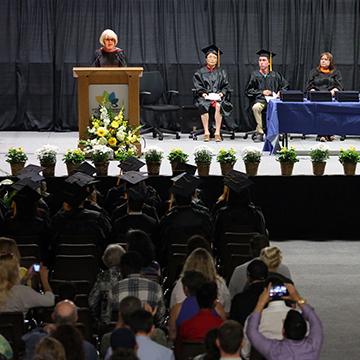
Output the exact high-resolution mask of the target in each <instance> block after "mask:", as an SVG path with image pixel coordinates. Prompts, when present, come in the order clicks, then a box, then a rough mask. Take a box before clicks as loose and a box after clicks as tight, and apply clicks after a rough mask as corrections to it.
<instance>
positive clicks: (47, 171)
mask: <svg viewBox="0 0 360 360" xmlns="http://www.w3.org/2000/svg"><path fill="white" fill-rule="evenodd" d="M40 165H41V166H42V167H43V170H42V173H43V176H44V177H49V176H54V175H55V165H56V162H54V163H49V162H41V161H40Z"/></svg>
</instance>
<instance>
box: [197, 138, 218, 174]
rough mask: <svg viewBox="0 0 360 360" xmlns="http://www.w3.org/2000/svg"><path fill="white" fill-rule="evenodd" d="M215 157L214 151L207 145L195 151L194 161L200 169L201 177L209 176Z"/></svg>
mask: <svg viewBox="0 0 360 360" xmlns="http://www.w3.org/2000/svg"><path fill="white" fill-rule="evenodd" d="M213 156H214V152H213V150H212V149H211V148H210V147H209V146H206V145H202V146H198V147H197V148H195V150H194V160H195V164H196V166H197V169H198V174H199V176H208V175H209V173H210V164H211V161H212V158H213Z"/></svg>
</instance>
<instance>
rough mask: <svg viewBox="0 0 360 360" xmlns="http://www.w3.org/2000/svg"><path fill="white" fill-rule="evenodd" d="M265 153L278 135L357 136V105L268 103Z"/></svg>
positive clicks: (359, 105) (359, 131)
mask: <svg viewBox="0 0 360 360" xmlns="http://www.w3.org/2000/svg"><path fill="white" fill-rule="evenodd" d="M266 124H267V136H266V141H265V144H264V149H263V150H264V151H270V152H271V153H273V152H274V150H275V148H276V144H277V141H278V137H279V134H283V133H285V134H289V133H295V134H329V135H360V103H359V102H342V103H339V102H337V101H333V102H310V101H307V100H305V101H304V102H282V101H281V100H270V101H269V103H268V106H267V113H266Z"/></svg>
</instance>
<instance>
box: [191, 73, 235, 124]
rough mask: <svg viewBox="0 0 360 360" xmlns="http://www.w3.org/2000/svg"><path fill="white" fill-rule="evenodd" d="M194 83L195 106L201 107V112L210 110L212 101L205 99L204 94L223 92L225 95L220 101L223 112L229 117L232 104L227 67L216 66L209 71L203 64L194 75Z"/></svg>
mask: <svg viewBox="0 0 360 360" xmlns="http://www.w3.org/2000/svg"><path fill="white" fill-rule="evenodd" d="M193 85H194V89H195V106H196V107H198V108H199V110H200V113H201V114H205V113H207V112H209V109H210V104H211V101H209V100H205V99H204V98H203V96H202V95H203V94H204V93H205V94H209V93H219V92H221V93H223V94H224V97H223V99H222V100H221V101H220V106H221V113H222V115H223V116H224V117H228V116H229V115H230V114H231V111H232V108H233V106H232V104H231V103H230V101H229V96H230V84H229V80H228V76H227V73H226V70H225V69H222V68H221V67H220V68H215V69H214V70H213V71H209V69H208V67H207V66H203V67H202V68H201V69H199V70H198V71H196V73H195V74H194V76H193Z"/></svg>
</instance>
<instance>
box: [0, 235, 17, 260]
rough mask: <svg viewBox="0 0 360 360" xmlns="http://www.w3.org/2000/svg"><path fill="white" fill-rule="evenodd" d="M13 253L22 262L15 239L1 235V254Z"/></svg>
mask: <svg viewBox="0 0 360 360" xmlns="http://www.w3.org/2000/svg"><path fill="white" fill-rule="evenodd" d="M1 254H13V255H14V256H15V257H16V258H17V259H18V260H19V262H20V258H21V255H20V252H19V249H18V247H17V245H16V241H15V240H14V239H10V238H7V237H0V255H1Z"/></svg>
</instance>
